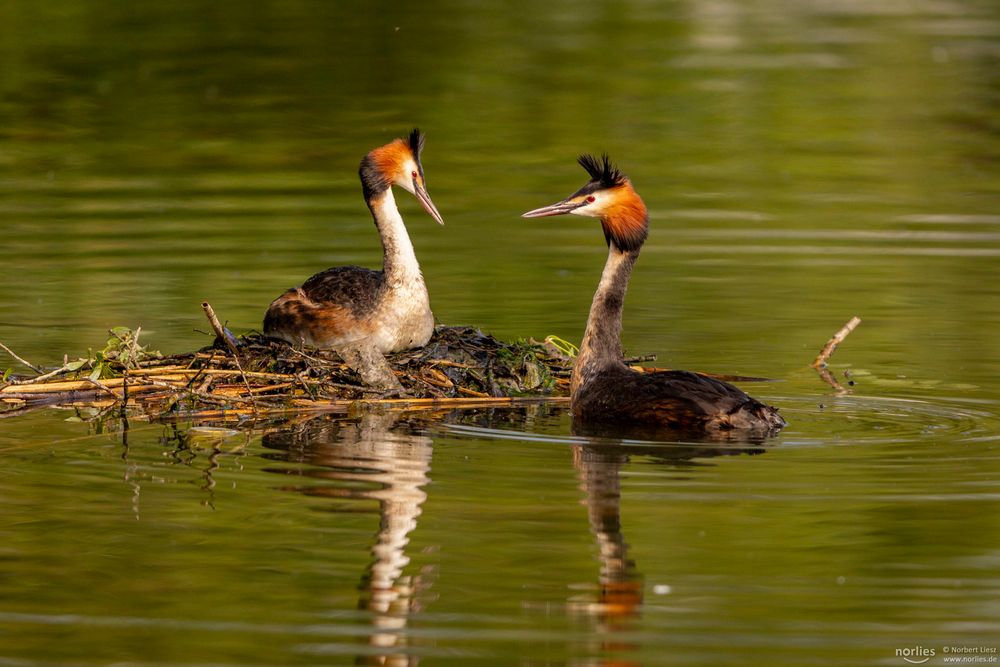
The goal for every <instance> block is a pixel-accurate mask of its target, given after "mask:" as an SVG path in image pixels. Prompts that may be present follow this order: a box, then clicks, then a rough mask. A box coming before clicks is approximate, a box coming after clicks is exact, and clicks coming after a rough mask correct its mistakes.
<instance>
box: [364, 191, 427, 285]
mask: <svg viewBox="0 0 1000 667" xmlns="http://www.w3.org/2000/svg"><path fill="white" fill-rule="evenodd" d="M371 204H372V215H373V216H374V217H375V225H376V226H377V227H378V232H379V236H381V237H382V249H383V259H382V261H383V270H384V271H385V277H386V280H387V281H388V282H389V284H390V286H392V285H399V284H401V283H406V282H412V281H414V280H416V281H419V282H420V283H423V277H422V276H421V274H420V264H419V263H418V262H417V255H416V253H415V252H414V251H413V243H411V242H410V235H409V234H408V233H407V231H406V225H405V224H404V223H403V216H401V215H400V214H399V209H398V208H396V199H395V197H393V195H392V188H387V189H386V191H385V192H384V193H383V194H381V195H379V196H378V197H376V198H374V199H373V200H372V202H371Z"/></svg>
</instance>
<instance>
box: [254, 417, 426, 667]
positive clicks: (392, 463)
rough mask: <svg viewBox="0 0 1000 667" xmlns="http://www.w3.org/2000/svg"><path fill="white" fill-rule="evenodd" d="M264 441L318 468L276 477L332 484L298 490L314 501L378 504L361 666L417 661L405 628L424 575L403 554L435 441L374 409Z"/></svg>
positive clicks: (364, 584) (364, 593) (364, 583)
mask: <svg viewBox="0 0 1000 667" xmlns="http://www.w3.org/2000/svg"><path fill="white" fill-rule="evenodd" d="M263 444H264V446H265V447H267V448H269V449H272V450H280V451H281V452H282V453H283V457H284V459H285V460H287V461H291V462H296V463H305V464H308V465H310V466H315V467H310V468H309V469H306V470H304V471H301V470H296V471H289V470H287V469H284V470H275V472H283V473H285V474H289V473H293V474H302V475H305V476H308V477H310V478H312V479H316V480H322V481H323V482H326V483H327V484H325V485H312V486H305V485H303V486H298V487H295V490H298V491H300V492H302V493H305V494H307V495H310V496H317V497H325V498H335V499H349V500H352V501H355V500H358V501H376V502H377V503H378V513H379V528H378V532H377V534H376V537H375V541H374V544H373V545H372V549H371V552H372V556H373V559H372V561H371V563H370V565H369V566H368V568H367V569H366V571H365V572H364V574H363V576H362V578H361V583H360V585H359V589H360V599H359V601H358V607H359V609H362V610H364V611H367V612H370V613H371V622H372V625H373V628H372V632H371V635H370V636H369V638H368V644H369V646H368V648H367V649H366V650H364V651H362V652H361V655H360V656H359V659H358V662H359V663H360V664H378V665H413V664H416V663H417V657H416V656H415V655H413V654H412V653H411V652H410V651H408V649H407V645H406V644H407V636H406V633H405V632H404V631H405V629H406V626H407V622H408V619H409V615H410V614H411V613H412V612H414V611H416V610H418V608H419V604H420V602H419V596H418V593H419V592H420V591H421V590H422V588H423V587H424V584H423V581H424V578H423V577H422V576H420V575H417V576H413V575H410V574H404V570H405V568H406V566H407V565H408V564H409V562H410V559H409V557H408V556H407V555H406V551H405V549H406V545H407V544H408V543H409V540H410V533H411V532H412V531H413V529H414V528H416V526H417V518H418V517H419V516H420V513H421V505H422V504H423V502H424V500H426V499H427V494H426V493H425V492H424V490H423V487H424V486H425V485H426V484H427V482H428V481H429V478H428V471H429V470H430V463H431V444H432V443H431V439H430V438H429V437H426V436H423V435H419V434H416V433H414V432H413V430H412V426H411V425H410V424H407V423H402V422H399V414H398V413H397V414H391V413H378V412H369V413H366V414H363V415H362V416H361V417H360V418H356V419H351V420H333V419H328V418H317V419H312V420H309V421H308V422H306V423H304V424H300V425H299V426H297V427H295V428H291V429H288V430H282V431H278V432H272V433H269V434H267V435H265V436H264V438H263ZM330 482H333V484H329V483H330ZM356 510H357V508H355V507H351V508H347V509H344V510H343V511H347V512H354V511H356Z"/></svg>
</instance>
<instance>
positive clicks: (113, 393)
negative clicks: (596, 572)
mask: <svg viewBox="0 0 1000 667" xmlns="http://www.w3.org/2000/svg"><path fill="white" fill-rule="evenodd" d="M140 331H141V330H136V331H134V332H133V331H131V330H128V329H124V328H116V329H113V330H111V332H110V333H111V335H112V337H111V338H110V339H109V340H108V345H107V346H106V347H105V348H104V349H103V350H100V351H98V352H93V351H91V352H89V353H88V355H87V356H86V357H82V358H79V359H76V360H73V361H69V360H68V359H64V362H63V365H62V366H61V367H60V368H57V369H55V370H53V371H50V372H47V373H43V372H41V370H42V369H36V371H38V372H39V375H37V376H36V377H33V378H18V377H13V376H11V375H10V372H8V373H7V374H5V376H4V379H3V382H2V383H0V415H10V414H14V413H17V412H21V411H22V410H26V409H34V408H36V407H39V406H52V405H81V404H85V405H88V406H90V407H94V408H98V409H108V410H111V409H120V410H121V411H122V412H123V413H124V412H126V411H127V412H129V413H130V414H136V413H139V414H143V415H146V416H159V415H164V414H168V413H181V414H191V413H201V412H205V411H227V410H228V411H238V412H247V413H260V412H273V411H276V410H288V409H303V408H309V407H317V408H322V407H324V406H326V407H332V406H336V405H344V404H345V403H350V402H354V401H358V400H385V401H387V402H392V403H414V404H450V403H454V404H455V406H456V407H460V404H468V403H479V402H483V403H485V402H490V401H497V402H502V401H503V400H505V399H510V400H513V399H516V398H518V397H536V398H537V397H558V396H565V395H566V393H567V391H568V384H569V375H570V372H571V367H572V359H571V358H570V357H569V356H567V355H566V354H565V353H564V352H563V351H562V350H561V349H560V348H559V347H558V345H557V344H553V343H552V342H549V341H546V342H539V341H535V340H531V339H529V340H523V341H517V342H511V343H508V342H503V341H500V340H498V339H496V338H494V337H493V336H490V335H488V334H485V333H483V332H482V331H480V330H478V329H474V328H471V327H451V326H440V327H438V328H437V329H435V331H434V336H433V337H432V338H431V340H430V342H429V343H428V344H427V345H426V346H425V347H423V348H420V349H415V350H408V351H404V352H399V353H395V354H392V355H388V357H387V361H388V362H389V365H390V367H391V368H392V370H393V372H394V374H395V375H396V376H397V378H398V379H399V382H400V384H401V385H402V388H403V391H402V392H398V391H397V392H394V393H393V394H391V395H386V394H384V393H382V392H380V391H379V390H373V389H372V388H370V387H367V386H365V385H364V383H363V382H362V381H361V378H360V377H359V376H358V374H357V373H356V372H355V371H354V370H352V369H351V368H349V367H348V366H347V364H345V363H344V361H343V360H342V359H341V358H340V357H339V356H338V355H337V353H336V352H333V351H330V350H311V349H306V350H303V349H298V348H296V347H293V346H291V345H289V344H287V343H284V342H280V341H274V340H270V339H267V338H264V337H262V336H259V335H247V336H243V337H240V338H232V337H231V336H230V337H229V340H224V339H223V338H222V337H221V336H220V337H218V338H216V340H215V343H214V344H213V345H211V346H209V347H206V348H203V349H201V350H198V351H196V352H190V353H185V354H175V355H169V356H164V355H161V354H160V353H158V352H156V351H153V350H149V349H148V348H147V347H144V346H140V345H139V344H138V339H139V334H140ZM226 333H227V334H228V332H226ZM8 351H9V350H8ZM12 354H13V353H12ZM13 356H15V358H17V359H18V360H19V361H22V362H23V363H25V364H27V362H24V360H22V359H20V358H19V357H16V355H13ZM28 365H30V364H28ZM32 368H34V367H33V366H32Z"/></svg>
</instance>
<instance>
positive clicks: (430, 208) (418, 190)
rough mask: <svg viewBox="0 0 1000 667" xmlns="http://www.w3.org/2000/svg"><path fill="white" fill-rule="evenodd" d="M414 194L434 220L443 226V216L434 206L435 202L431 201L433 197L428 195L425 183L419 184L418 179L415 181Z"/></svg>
mask: <svg viewBox="0 0 1000 667" xmlns="http://www.w3.org/2000/svg"><path fill="white" fill-rule="evenodd" d="M413 194H414V195H416V197H417V199H418V200H419V201H420V203H421V204H422V205H423V207H424V210H425V211H427V213H428V214H429V215H430V216H431V217H432V218H434V220H435V221H436V222H437V223H438V224H439V225H443V224H444V220H442V219H441V214H440V213H438V210H437V207H436V206H434V202H432V201H431V196H430V195H429V194H427V188H426V187H424V184H423V183H418V182H417V180H416V179H413Z"/></svg>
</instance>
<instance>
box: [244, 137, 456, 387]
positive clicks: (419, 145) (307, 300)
mask: <svg viewBox="0 0 1000 667" xmlns="http://www.w3.org/2000/svg"><path fill="white" fill-rule="evenodd" d="M423 147H424V135H423V134H422V133H421V132H420V130H417V129H414V130H413V132H411V133H410V135H409V137H407V138H406V139H396V140H394V141H392V142H391V143H388V144H386V145H385V146H381V147H379V148H376V149H374V150H372V151H371V152H370V153H368V155H366V156H365V157H364V159H362V160H361V167H360V169H359V175H360V176H361V186H362V190H363V193H364V197H365V202H366V203H367V204H368V208H369V209H370V210H371V213H372V217H373V218H374V219H375V227H376V228H377V229H378V233H379V236H380V237H381V239H382V249H383V255H382V257H383V263H382V270H381V271H374V270H372V269H365V268H361V267H358V266H338V267H335V268H332V269H327V270H326V271H323V272H321V273H317V274H316V275H314V276H313V277H312V278H310V279H309V280H307V281H306V282H305V283H303V284H302V286H301V287H293V288H292V289H289V290H288V291H287V292H285V293H284V294H282V295H281V296H279V297H278V298H277V299H275V300H274V301H273V302H271V305H270V306H269V307H268V309H267V314H266V315H265V316H264V334H265V335H266V336H269V337H271V338H279V339H282V340H286V341H288V342H289V343H292V344H293V345H302V344H304V345H311V346H313V347H319V348H329V349H333V350H336V351H337V352H339V353H340V354H341V356H343V357H344V359H345V361H347V363H348V364H350V365H351V366H352V367H354V368H355V370H357V371H358V372H359V373H360V374H361V376H362V379H364V381H365V382H366V383H368V384H371V385H374V386H381V387H385V388H396V387H398V386H399V383H398V380H396V377H395V375H393V374H392V372H391V370H390V369H389V367H388V364H387V363H386V362H385V358H384V357H383V356H382V355H384V354H385V353H387V352H396V351H399V350H404V349H407V348H413V347H422V346H423V345H425V344H426V343H427V341H428V340H430V337H431V334H432V333H433V332H434V314H433V313H432V312H431V307H430V301H429V299H428V296H427V286H426V285H425V284H424V278H423V276H422V275H421V273H420V265H419V264H418V263H417V256H416V255H415V254H414V252H413V244H412V243H410V237H409V235H408V234H407V233H406V226H405V225H404V224H403V218H402V216H400V214H399V210H398V209H397V208H396V200H395V199H394V198H393V195H392V186H393V185H398V186H399V187H401V188H403V189H404V190H406V191H407V192H409V193H410V194H412V195H414V196H416V198H417V200H418V201H419V202H420V203H421V204H423V207H424V209H425V210H426V211H427V212H428V213H429V214H430V216H431V217H432V218H434V220H436V221H437V222H438V224H442V225H443V224H444V221H443V220H442V219H441V214H440V213H438V210H437V208H436V207H435V206H434V203H433V202H432V201H431V198H430V195H428V194H427V186H426V184H425V183H424V170H423V167H422V166H421V164H420V153H421V151H422V150H423Z"/></svg>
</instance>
